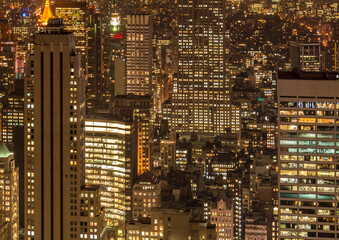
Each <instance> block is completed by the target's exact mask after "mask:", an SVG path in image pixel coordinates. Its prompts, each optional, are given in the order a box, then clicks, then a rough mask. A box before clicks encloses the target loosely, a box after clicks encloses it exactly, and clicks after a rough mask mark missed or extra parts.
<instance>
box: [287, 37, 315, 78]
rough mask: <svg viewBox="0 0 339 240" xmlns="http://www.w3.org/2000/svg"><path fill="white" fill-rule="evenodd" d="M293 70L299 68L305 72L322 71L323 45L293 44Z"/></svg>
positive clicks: (291, 55)
mask: <svg viewBox="0 0 339 240" xmlns="http://www.w3.org/2000/svg"><path fill="white" fill-rule="evenodd" d="M290 60H291V70H293V69H295V68H297V69H299V70H300V71H304V72H319V71H321V70H322V56H321V43H310V42H291V43H290Z"/></svg>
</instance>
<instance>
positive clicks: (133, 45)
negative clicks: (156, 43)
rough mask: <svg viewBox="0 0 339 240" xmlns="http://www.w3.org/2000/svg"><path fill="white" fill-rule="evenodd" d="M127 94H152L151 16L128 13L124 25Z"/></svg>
mask: <svg viewBox="0 0 339 240" xmlns="http://www.w3.org/2000/svg"><path fill="white" fill-rule="evenodd" d="M126 35H127V41H126V71H127V72H126V76H127V77H126V78H127V79H126V80H127V84H126V86H127V94H130V93H131V94H135V95H151V94H152V58H153V55H152V48H153V46H152V39H153V36H152V16H151V15H128V16H127V26H126Z"/></svg>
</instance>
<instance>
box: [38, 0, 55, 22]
mask: <svg viewBox="0 0 339 240" xmlns="http://www.w3.org/2000/svg"><path fill="white" fill-rule="evenodd" d="M49 5H50V4H49V0H46V3H45V8H44V11H43V13H42V16H41V23H42V25H47V22H48V20H49V19H50V18H52V17H53V13H52V10H51V7H50V6H49Z"/></svg>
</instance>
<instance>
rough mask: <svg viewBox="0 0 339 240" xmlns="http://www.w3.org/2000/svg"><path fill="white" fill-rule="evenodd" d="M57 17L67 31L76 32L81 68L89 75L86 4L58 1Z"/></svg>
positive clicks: (76, 48) (75, 38)
mask: <svg viewBox="0 0 339 240" xmlns="http://www.w3.org/2000/svg"><path fill="white" fill-rule="evenodd" d="M54 6H55V17H57V18H62V19H63V20H64V24H65V26H66V30H67V31H71V32H74V40H75V50H76V53H77V54H80V55H81V68H82V70H83V71H84V72H85V73H86V74H87V67H88V66H87V61H88V59H87V51H86V50H87V45H86V41H87V32H86V30H87V26H88V22H87V19H88V8H87V3H86V2H76V1H74V2H71V1H70V2H66V1H65V2H59V1H56V3H55V4H54Z"/></svg>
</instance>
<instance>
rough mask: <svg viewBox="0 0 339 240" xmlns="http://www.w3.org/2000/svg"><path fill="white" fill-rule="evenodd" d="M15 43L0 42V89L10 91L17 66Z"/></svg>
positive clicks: (12, 87)
mask: <svg viewBox="0 0 339 240" xmlns="http://www.w3.org/2000/svg"><path fill="white" fill-rule="evenodd" d="M16 60H17V43H15V42H0V76H1V78H0V91H2V92H12V91H13V90H14V80H15V77H16V70H17V69H16V68H17V62H16Z"/></svg>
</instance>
